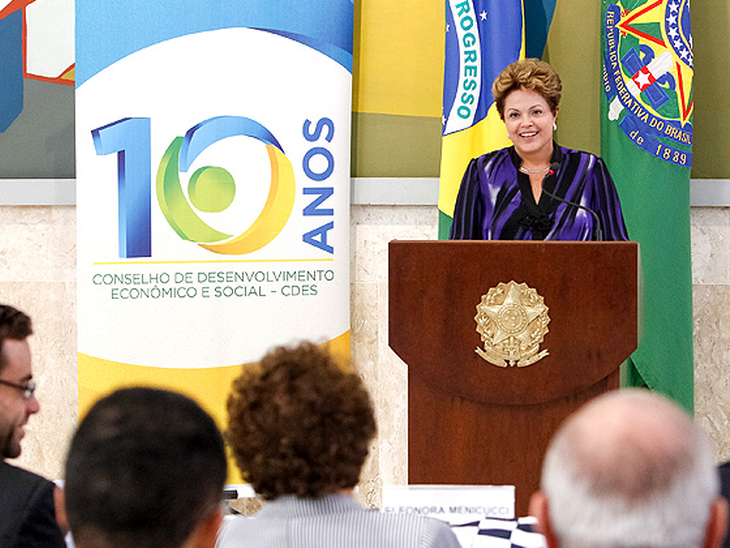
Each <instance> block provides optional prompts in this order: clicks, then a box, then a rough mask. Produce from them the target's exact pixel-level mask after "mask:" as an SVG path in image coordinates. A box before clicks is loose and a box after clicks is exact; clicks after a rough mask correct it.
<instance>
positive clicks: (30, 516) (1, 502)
mask: <svg viewBox="0 0 730 548" xmlns="http://www.w3.org/2000/svg"><path fill="white" fill-rule="evenodd" d="M32 333H33V328H32V325H31V321H30V318H29V317H28V316H27V315H26V314H24V313H22V312H21V311H19V310H16V309H15V308H13V307H12V306H8V305H2V304H0V457H2V460H0V547H2V548H63V547H65V546H66V543H65V541H64V538H63V533H62V532H61V529H60V528H59V526H58V523H57V522H56V510H55V505H54V498H53V494H54V488H55V486H54V484H53V483H52V482H50V481H48V480H47V479H45V478H42V477H41V476H38V475H36V474H33V473H32V472H29V471H27V470H23V469H22V468H18V467H16V466H12V465H11V464H8V463H7V462H6V460H5V459H13V458H15V457H17V456H19V455H20V451H21V448H20V443H21V440H22V439H23V437H24V436H25V425H26V424H27V423H28V419H29V418H30V416H31V415H33V414H35V413H37V412H38V411H39V410H40V405H39V404H38V400H37V399H36V398H35V396H34V392H35V382H33V372H32V370H31V358H30V346H29V345H28V340H27V339H28V337H29V336H30V335H31V334H32Z"/></svg>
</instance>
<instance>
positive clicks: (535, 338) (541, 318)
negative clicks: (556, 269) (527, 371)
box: [474, 280, 550, 367]
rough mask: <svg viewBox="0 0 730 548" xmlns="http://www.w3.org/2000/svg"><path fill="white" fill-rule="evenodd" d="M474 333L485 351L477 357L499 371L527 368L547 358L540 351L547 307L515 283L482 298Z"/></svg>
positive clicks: (493, 290) (503, 286) (533, 292)
mask: <svg viewBox="0 0 730 548" xmlns="http://www.w3.org/2000/svg"><path fill="white" fill-rule="evenodd" d="M474 320H475V321H476V323H477V332H478V333H479V335H480V336H481V340H482V343H483V344H484V348H483V349H482V348H476V349H475V351H476V353H477V354H479V356H481V357H482V358H484V359H485V360H486V361H488V362H489V363H491V364H494V365H496V366H499V367H526V366H528V365H532V364H533V363H535V362H536V361H538V360H541V359H542V358H544V357H545V356H547V355H548V351H547V349H543V350H540V344H541V343H542V341H543V339H544V338H545V335H546V334H547V332H548V327H547V326H548V323H550V317H549V316H548V307H547V306H545V302H544V299H543V298H542V297H541V296H540V295H538V293H537V291H536V290H534V289H532V288H529V287H527V285H526V284H524V283H521V284H518V283H517V282H515V281H514V280H513V281H511V282H509V283H500V284H498V285H497V286H496V287H493V288H491V289H490V290H489V291H488V292H487V294H486V295H482V300H481V302H480V303H479V304H478V305H477V315H476V316H475V317H474Z"/></svg>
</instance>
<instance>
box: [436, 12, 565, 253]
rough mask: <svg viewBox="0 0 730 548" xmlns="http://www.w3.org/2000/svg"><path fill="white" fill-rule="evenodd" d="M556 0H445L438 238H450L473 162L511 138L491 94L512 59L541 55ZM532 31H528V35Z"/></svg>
mask: <svg viewBox="0 0 730 548" xmlns="http://www.w3.org/2000/svg"><path fill="white" fill-rule="evenodd" d="M554 11H555V0H524V2H523V0H508V1H505V0H467V1H460V0H446V56H445V65H444V94H443V128H442V134H443V139H442V142H441V173H440V182H439V203H438V205H439V238H440V239H442V240H445V239H448V237H449V229H450V228H451V220H452V218H453V214H454V204H455V203H456V196H457V194H458V193H459V186H460V185H461V179H462V177H463V176H464V171H465V170H466V167H467V165H468V164H469V161H470V160H471V159H472V158H476V157H477V156H481V155H482V154H485V153H487V152H490V151H492V150H496V149H499V148H502V147H505V146H509V145H510V144H511V143H510V141H509V139H507V130H506V129H505V127H504V123H503V122H502V120H501V119H500V117H499V113H498V112H497V108H496V106H495V105H494V98H493V97H492V83H493V82H494V79H495V78H496V77H497V76H498V75H499V73H500V72H501V71H502V69H504V68H505V67H506V66H507V65H509V64H510V63H512V62H514V61H517V60H518V59H524V58H525V54H526V52H527V53H528V56H534V57H540V56H541V55H542V52H543V49H544V48H545V41H546V40H547V35H548V29H549V28H550V23H551V21H552V17H553V13H554ZM528 32H529V34H527V33H528Z"/></svg>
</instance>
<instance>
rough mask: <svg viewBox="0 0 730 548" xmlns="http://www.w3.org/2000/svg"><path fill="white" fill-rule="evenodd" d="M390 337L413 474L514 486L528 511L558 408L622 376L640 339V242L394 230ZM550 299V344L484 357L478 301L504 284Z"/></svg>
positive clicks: (565, 409) (570, 407) (520, 506)
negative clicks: (528, 359)
mask: <svg viewBox="0 0 730 548" xmlns="http://www.w3.org/2000/svg"><path fill="white" fill-rule="evenodd" d="M388 260H389V265H388V268H389V282H388V285H389V303H388V307H389V325H388V330H389V331H388V333H389V344H390V346H391V348H392V349H393V350H394V351H395V352H396V354H398V356H400V357H401V359H403V361H405V362H406V364H408V480H409V483H411V484H482V485H515V487H516V506H515V512H516V514H517V516H525V515H527V506H528V502H529V498H530V495H531V494H532V493H533V492H534V491H535V490H537V489H538V486H539V482H540V471H541V466H542V459H543V456H544V454H545V450H546V449H547V446H548V443H549V441H550V439H551V437H552V435H553V433H554V432H555V430H556V429H557V427H558V426H559V425H560V423H561V422H562V421H563V419H564V418H565V417H566V416H567V415H569V414H570V413H572V412H573V411H574V410H576V409H577V408H578V407H580V406H581V404H583V403H584V402H586V401H588V400H589V399H591V398H593V397H595V396H597V395H599V394H601V393H603V392H606V391H608V390H613V389H616V388H618V386H619V367H620V365H621V363H622V362H623V361H624V360H625V359H626V358H628V357H629V356H630V354H631V353H632V352H633V351H634V350H635V349H636V345H637V272H638V244H637V243H635V242H499V241H397V240H396V241H392V242H390V244H389V249H388ZM510 281H515V282H517V283H525V284H527V286H528V287H529V288H532V289H534V290H536V291H537V293H538V294H539V295H540V296H542V297H543V298H544V304H545V306H547V307H548V309H549V311H548V315H549V317H550V322H549V324H548V329H549V331H548V333H547V334H546V335H545V338H544V340H543V342H542V344H541V349H547V350H548V352H549V355H547V356H546V357H544V358H543V359H541V360H540V361H537V362H536V363H534V364H532V365H530V366H528V367H514V366H513V367H499V366H496V365H493V364H491V363H489V362H488V361H486V360H485V359H482V357H480V356H479V355H478V354H477V353H476V349H477V348H483V344H482V340H481V337H480V334H479V333H478V332H477V329H476V328H477V324H476V321H475V316H476V314H477V308H476V307H477V305H478V304H479V303H480V302H481V300H482V296H483V295H485V294H487V292H488V291H489V289H490V288H493V287H496V286H497V285H498V284H499V283H501V282H503V283H508V282H510Z"/></svg>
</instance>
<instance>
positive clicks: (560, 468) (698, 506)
mask: <svg viewBox="0 0 730 548" xmlns="http://www.w3.org/2000/svg"><path fill="white" fill-rule="evenodd" d="M542 489H543V493H544V495H545V497H546V498H547V504H548V506H549V509H550V511H549V521H550V525H551V528H552V531H553V532H554V534H555V537H556V538H557V539H558V540H559V545H560V547H561V548H572V547H574V546H581V547H582V548H593V547H601V548H613V547H637V548H638V547H641V548H650V547H655V546H656V547H662V548H667V547H672V546H677V547H678V548H679V547H683V548H694V547H696V548H700V547H701V546H703V545H704V544H703V543H704V540H705V536H706V532H707V531H706V530H707V526H708V523H709V521H710V517H711V514H712V505H713V501H714V500H715V499H716V498H717V496H718V493H719V481H718V477H717V472H716V470H715V466H714V461H713V455H712V450H711V447H710V444H709V441H708V440H707V438H706V436H705V435H704V434H703V433H702V432H701V431H700V430H699V429H698V428H697V427H695V425H694V424H693V422H692V420H691V418H690V417H689V416H688V415H686V414H685V413H684V412H683V411H682V410H681V409H680V408H678V407H677V406H675V405H674V404H673V403H671V402H670V401H669V400H667V399H665V398H663V397H662V396H659V395H657V394H653V393H650V392H648V391H645V390H625V391H621V392H612V393H610V394H607V395H605V396H602V397H600V398H597V399H595V400H593V401H592V402H591V403H589V404H588V405H586V406H585V407H583V408H582V409H581V410H580V411H578V412H577V413H576V414H574V415H573V416H572V417H570V418H569V419H568V420H567V421H566V422H565V423H564V425H563V426H562V427H561V429H560V430H559V431H558V433H557V434H556V436H555V438H554V439H553V442H552V444H551V446H550V448H549V450H548V453H547V455H546V457H545V464H544V468H543V477H542Z"/></svg>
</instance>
